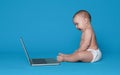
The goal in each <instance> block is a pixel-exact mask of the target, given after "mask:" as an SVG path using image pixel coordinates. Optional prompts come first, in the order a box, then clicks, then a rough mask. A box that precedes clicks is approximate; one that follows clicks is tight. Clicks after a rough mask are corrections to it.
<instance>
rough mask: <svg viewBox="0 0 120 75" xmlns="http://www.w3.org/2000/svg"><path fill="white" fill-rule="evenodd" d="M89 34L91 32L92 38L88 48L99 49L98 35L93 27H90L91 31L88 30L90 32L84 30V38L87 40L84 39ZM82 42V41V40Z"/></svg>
mask: <svg viewBox="0 0 120 75" xmlns="http://www.w3.org/2000/svg"><path fill="white" fill-rule="evenodd" d="M88 34H91V38H90V39H91V40H90V43H89V46H88V49H94V50H97V49H98V46H97V41H96V36H95V33H94V31H93V30H92V28H91V29H89V32H88V33H85V32H83V34H82V40H83V41H85V40H84V37H85V36H86V37H87V36H88ZM81 43H82V41H81Z"/></svg>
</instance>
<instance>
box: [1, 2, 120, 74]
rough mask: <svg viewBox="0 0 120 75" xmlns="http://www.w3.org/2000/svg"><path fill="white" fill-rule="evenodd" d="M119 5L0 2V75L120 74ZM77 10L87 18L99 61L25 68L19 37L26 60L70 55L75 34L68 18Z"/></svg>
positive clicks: (76, 40)
mask: <svg viewBox="0 0 120 75" xmlns="http://www.w3.org/2000/svg"><path fill="white" fill-rule="evenodd" d="M119 7H120V1H119V0H90V1H89V0H69V1H68V0H0V75H8V74H9V75H16V74H17V75H120V72H119V70H120V54H119V53H120V49H119V47H120V23H119V22H120V19H119V17H120V8H119ZM81 9H85V10H88V11H89V12H90V14H91V16H92V26H93V28H94V31H95V33H96V36H97V41H98V45H99V48H100V49H101V50H102V52H103V58H102V60H101V61H100V62H96V63H92V64H91V63H66V62H63V63H61V65H59V66H40V67H31V66H30V65H29V64H28V61H27V59H26V57H25V53H24V51H23V49H22V46H21V44H20V41H19V38H20V37H21V36H22V37H23V39H24V41H25V44H26V46H27V49H28V52H29V54H30V57H31V58H38V57H53V58H56V56H57V54H58V52H63V53H72V52H73V51H74V50H75V49H77V48H78V47H79V42H80V36H81V32H80V31H78V30H76V28H75V26H74V24H73V22H72V16H73V15H74V13H75V12H77V11H78V10H81Z"/></svg>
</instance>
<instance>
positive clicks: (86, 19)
mask: <svg viewBox="0 0 120 75" xmlns="http://www.w3.org/2000/svg"><path fill="white" fill-rule="evenodd" d="M73 22H74V24H75V26H76V28H77V29H79V30H84V29H86V27H87V26H88V25H90V22H91V16H90V14H89V12H88V11H86V10H79V11H78V12H76V13H75V15H74V16H73Z"/></svg>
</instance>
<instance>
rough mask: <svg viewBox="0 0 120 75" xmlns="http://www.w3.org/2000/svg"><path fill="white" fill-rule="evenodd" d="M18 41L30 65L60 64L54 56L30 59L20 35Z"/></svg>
mask: <svg viewBox="0 0 120 75" xmlns="http://www.w3.org/2000/svg"><path fill="white" fill-rule="evenodd" d="M20 42H21V44H22V47H23V50H24V52H25V54H26V57H27V59H28V62H29V64H30V65H31V66H44V65H59V64H60V62H58V61H57V60H56V59H54V58H33V59H31V58H30V56H29V54H28V52H27V48H26V46H25V43H24V41H23V38H22V37H21V38H20Z"/></svg>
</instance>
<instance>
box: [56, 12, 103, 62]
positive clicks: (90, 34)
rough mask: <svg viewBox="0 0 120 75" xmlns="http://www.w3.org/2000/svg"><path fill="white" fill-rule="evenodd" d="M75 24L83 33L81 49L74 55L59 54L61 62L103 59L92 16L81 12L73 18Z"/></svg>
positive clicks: (58, 58) (58, 57)
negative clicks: (92, 23) (92, 24)
mask: <svg viewBox="0 0 120 75" xmlns="http://www.w3.org/2000/svg"><path fill="white" fill-rule="evenodd" d="M73 23H74V24H75V26H76V28H77V29H78V30H80V31H81V32H82V36H81V42H80V47H79V48H78V49H77V50H76V51H75V52H74V53H73V54H63V53H59V54H58V56H57V60H58V61H59V62H77V61H82V62H96V61H99V60H100V58H101V55H102V54H101V51H100V50H99V48H98V45H97V42H96V38H95V33H94V31H93V28H92V26H91V16H90V14H89V12H88V11H86V10H80V11H78V12H77V13H75V15H74V16H73Z"/></svg>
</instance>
